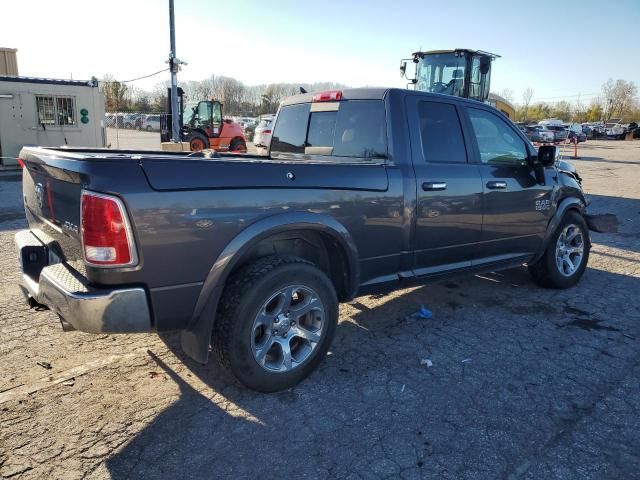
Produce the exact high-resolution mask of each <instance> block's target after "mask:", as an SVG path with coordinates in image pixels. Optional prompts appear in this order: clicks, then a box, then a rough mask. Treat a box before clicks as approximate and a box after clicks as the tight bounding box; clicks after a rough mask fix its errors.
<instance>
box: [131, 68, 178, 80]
mask: <svg viewBox="0 0 640 480" xmlns="http://www.w3.org/2000/svg"><path fill="white" fill-rule="evenodd" d="M167 71H169V69H168V68H163V69H162V70H158V71H157V72H154V73H150V74H149V75H144V76H142V77H138V78H132V79H131V80H122V81H121V82H120V83H129V82H135V81H136V80H142V79H144V78H149V77H153V76H154V75H158V74H159V73H162V72H167Z"/></svg>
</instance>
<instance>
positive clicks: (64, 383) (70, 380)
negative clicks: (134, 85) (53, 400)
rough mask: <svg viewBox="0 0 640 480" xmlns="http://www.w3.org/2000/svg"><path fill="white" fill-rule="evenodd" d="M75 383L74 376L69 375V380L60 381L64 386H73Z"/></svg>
mask: <svg viewBox="0 0 640 480" xmlns="http://www.w3.org/2000/svg"><path fill="white" fill-rule="evenodd" d="M75 383H76V377H71V378H70V379H69V380H65V381H64V382H62V385H64V386H65V387H73V386H74V385H75Z"/></svg>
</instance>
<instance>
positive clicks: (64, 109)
mask: <svg viewBox="0 0 640 480" xmlns="http://www.w3.org/2000/svg"><path fill="white" fill-rule="evenodd" d="M73 103H74V102H73V97H56V104H57V108H58V125H75V124H76V111H75V108H74V105H73Z"/></svg>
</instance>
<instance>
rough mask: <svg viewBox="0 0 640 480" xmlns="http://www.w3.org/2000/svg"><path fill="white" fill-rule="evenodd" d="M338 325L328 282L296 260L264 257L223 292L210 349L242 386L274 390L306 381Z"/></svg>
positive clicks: (331, 291)
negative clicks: (211, 348)
mask: <svg viewBox="0 0 640 480" xmlns="http://www.w3.org/2000/svg"><path fill="white" fill-rule="evenodd" d="M337 322H338V301H337V298H336V292H335V290H334V288H333V284H332V283H331V281H330V280H329V278H328V277H327V276H326V275H325V274H324V272H322V271H321V270H320V269H319V268H317V267H316V266H315V265H313V264H311V263H309V262H307V261H305V260H302V259H301V258H297V257H264V258H262V259H260V260H258V261H256V262H255V263H252V264H250V265H248V266H247V267H244V268H242V269H241V270H240V271H238V272H237V273H236V274H235V275H234V276H233V278H232V279H231V280H230V282H229V284H228V287H227V288H226V289H225V293H224V295H223V299H222V301H221V306H220V309H219V311H218V315H217V318H216V323H215V327H214V332H213V337H212V344H213V350H214V351H215V352H216V355H217V356H218V358H219V359H220V361H221V363H222V364H223V365H224V366H225V367H226V368H227V369H228V370H230V371H231V373H233V375H234V376H235V377H236V378H237V379H238V380H239V381H240V382H241V383H243V384H244V385H246V386H247V387H249V388H251V389H253V390H258V391H262V392H276V391H279V390H283V389H286V388H289V387H292V386H294V385H295V384H297V383H298V382H300V381H301V380H302V379H304V378H305V377H307V376H308V375H309V374H310V373H311V372H312V371H313V370H314V369H315V368H316V367H317V366H318V364H319V363H320V361H321V360H322V359H323V358H324V356H325V354H326V353H327V350H328V349H329V346H330V344H331V340H332V339H333V335H334V332H335V328H336V324H337Z"/></svg>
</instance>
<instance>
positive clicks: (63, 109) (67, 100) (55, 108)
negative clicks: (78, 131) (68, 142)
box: [36, 95, 76, 125]
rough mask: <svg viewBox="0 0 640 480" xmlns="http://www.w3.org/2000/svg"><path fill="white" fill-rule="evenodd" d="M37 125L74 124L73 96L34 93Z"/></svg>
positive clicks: (74, 108)
mask: <svg viewBox="0 0 640 480" xmlns="http://www.w3.org/2000/svg"><path fill="white" fill-rule="evenodd" d="M36 112H37V115H38V125H75V124H76V107H75V98H74V97H68V96H53V95H36Z"/></svg>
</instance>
